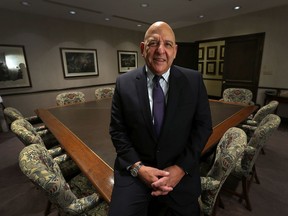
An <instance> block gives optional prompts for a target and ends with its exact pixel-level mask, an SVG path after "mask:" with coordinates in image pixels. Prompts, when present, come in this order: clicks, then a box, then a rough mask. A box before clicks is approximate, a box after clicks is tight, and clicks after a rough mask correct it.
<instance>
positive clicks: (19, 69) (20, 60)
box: [0, 45, 32, 89]
mask: <svg viewBox="0 0 288 216" xmlns="http://www.w3.org/2000/svg"><path fill="white" fill-rule="evenodd" d="M25 87H32V84H31V79H30V74H29V68H28V63H27V59H26V54H25V48H24V46H22V45H0V89H11V88H25Z"/></svg>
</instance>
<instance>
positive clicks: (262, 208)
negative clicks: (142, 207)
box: [0, 120, 288, 216]
mask: <svg viewBox="0 0 288 216" xmlns="http://www.w3.org/2000/svg"><path fill="white" fill-rule="evenodd" d="M23 147H24V146H23V144H22V143H21V142H20V141H19V140H18V139H17V138H16V137H15V136H14V135H13V134H12V133H11V132H6V133H0V173H1V177H0V215H1V216H40V215H41V216H42V215H44V209H45V207H46V204H47V199H46V197H45V195H44V194H43V193H42V192H41V191H39V190H37V189H36V188H35V186H34V185H33V184H32V183H31V182H30V181H29V180H28V178H27V177H26V176H24V174H22V172H21V170H20V168H19V166H18V154H19V152H20V151H21V149H22V148H23ZM265 152H266V154H265V155H262V154H261V155H260V156H259V158H258V160H257V163H256V164H257V165H256V166H257V172H258V176H259V178H260V182H261V184H260V185H258V184H255V183H254V184H252V186H251V189H250V193H249V194H250V200H251V204H252V208H253V210H252V211H251V212H250V211H248V210H247V209H246V208H245V206H244V204H243V203H239V202H238V199H237V198H236V197H231V196H228V195H226V194H223V195H222V196H221V197H222V200H223V203H224V205H225V209H221V208H217V216H244V215H245V216H271V215H277V216H278V215H288V184H287V182H288V172H287V170H288V121H287V120H286V121H282V123H281V125H280V127H279V129H278V130H277V131H276V132H275V133H274V134H273V136H272V137H271V139H270V140H269V141H268V143H267V145H266V147H265ZM56 215H57V212H56V211H54V212H52V213H50V216H56ZM119 216H121V215H119Z"/></svg>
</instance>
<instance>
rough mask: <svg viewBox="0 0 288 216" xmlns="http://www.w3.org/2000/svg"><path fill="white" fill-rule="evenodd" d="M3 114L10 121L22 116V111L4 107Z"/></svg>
mask: <svg viewBox="0 0 288 216" xmlns="http://www.w3.org/2000/svg"><path fill="white" fill-rule="evenodd" d="M4 115H5V116H6V117H7V118H8V119H9V120H10V121H11V122H13V121H15V120H16V119H21V118H24V116H23V115H22V113H21V112H20V111H19V110H17V109H16V108H14V107H6V108H5V109H4Z"/></svg>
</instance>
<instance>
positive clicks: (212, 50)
mask: <svg viewBox="0 0 288 216" xmlns="http://www.w3.org/2000/svg"><path fill="white" fill-rule="evenodd" d="M206 57H207V58H206V59H207V60H216V59H217V46H211V47H207V56H206Z"/></svg>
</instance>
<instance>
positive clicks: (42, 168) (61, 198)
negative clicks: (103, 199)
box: [19, 144, 107, 216]
mask: <svg viewBox="0 0 288 216" xmlns="http://www.w3.org/2000/svg"><path fill="white" fill-rule="evenodd" d="M19 166H20V169H21V170H22V172H23V173H24V174H25V175H26V176H27V177H28V178H29V179H30V180H31V181H32V182H33V183H34V184H35V185H37V186H38V187H39V188H40V189H41V190H43V191H44V192H45V193H46V195H47V196H48V199H49V201H50V202H51V203H52V204H54V205H55V206H56V207H57V209H58V211H59V213H60V215H77V216H78V215H88V214H86V213H87V212H88V211H89V212H90V209H91V208H93V207H94V211H92V212H93V214H91V215H99V216H100V215H101V216H103V215H104V214H103V213H101V214H100V212H101V211H102V212H105V211H104V210H105V209H101V208H103V207H106V206H107V205H99V207H98V208H97V207H96V206H97V204H98V201H99V195H98V194H97V193H93V194H91V195H87V194H82V195H80V194H79V196H81V197H79V199H78V198H77V196H76V195H75V194H74V193H73V191H72V190H71V188H70V185H69V184H68V183H67V182H66V180H65V178H64V177H63V175H62V173H61V170H60V168H59V165H58V164H57V163H56V162H55V160H53V158H52V157H51V155H50V154H49V153H48V151H47V149H45V148H44V147H43V146H41V145H39V144H31V145H29V146H26V147H25V148H24V149H23V150H22V151H21V152H20V154H19ZM80 183H81V182H80ZM95 207H96V208H95ZM95 210H97V211H95Z"/></svg>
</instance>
